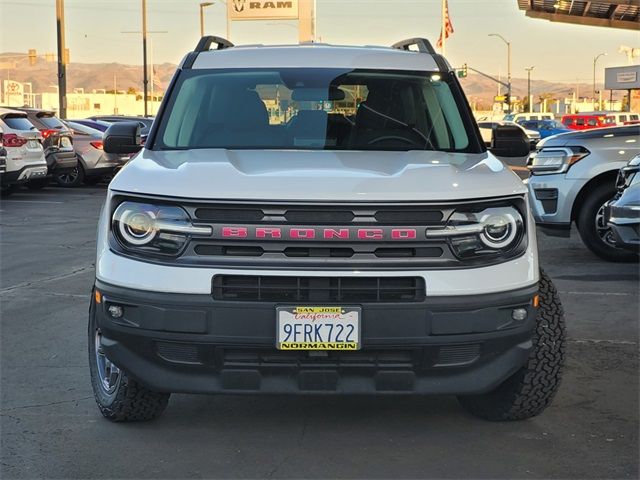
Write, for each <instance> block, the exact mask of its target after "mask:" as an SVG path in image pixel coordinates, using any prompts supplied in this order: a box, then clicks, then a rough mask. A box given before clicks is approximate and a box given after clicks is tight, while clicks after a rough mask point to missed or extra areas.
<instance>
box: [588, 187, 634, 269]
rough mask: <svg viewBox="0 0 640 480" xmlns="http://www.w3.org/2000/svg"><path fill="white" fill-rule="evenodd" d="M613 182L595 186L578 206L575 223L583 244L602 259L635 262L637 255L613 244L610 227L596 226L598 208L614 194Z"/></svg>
mask: <svg viewBox="0 0 640 480" xmlns="http://www.w3.org/2000/svg"><path fill="white" fill-rule="evenodd" d="M615 193H616V191H615V186H614V184H613V183H611V184H608V183H605V184H602V185H600V186H598V187H596V188H595V189H594V190H593V191H592V192H591V193H589V196H588V197H587V198H586V199H585V201H584V202H583V204H582V205H581V206H580V210H579V211H578V216H577V218H576V223H577V225H578V232H579V233H580V238H582V242H583V243H584V244H585V246H586V247H587V248H588V249H589V250H591V251H592V252H593V253H595V254H596V255H597V256H598V257H600V258H602V259H603V260H608V261H610V262H634V261H635V262H637V261H638V255H636V254H634V253H633V252H629V251H626V250H623V249H621V248H619V247H616V246H615V240H614V238H613V233H612V232H611V229H610V228H606V225H602V226H601V228H600V229H598V228H597V227H596V223H597V222H598V219H600V218H601V215H599V211H600V209H601V208H602V207H603V205H604V204H605V203H606V202H608V201H609V200H611V198H613V196H614V195H615Z"/></svg>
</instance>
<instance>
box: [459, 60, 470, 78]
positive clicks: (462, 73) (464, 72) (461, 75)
mask: <svg viewBox="0 0 640 480" xmlns="http://www.w3.org/2000/svg"><path fill="white" fill-rule="evenodd" d="M457 73H458V78H466V77H467V74H468V73H469V71H468V68H467V64H466V63H465V64H464V65H462V68H459V69H458V70H457Z"/></svg>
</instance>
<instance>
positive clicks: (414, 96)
mask: <svg viewBox="0 0 640 480" xmlns="http://www.w3.org/2000/svg"><path fill="white" fill-rule="evenodd" d="M453 84H454V80H453V77H451V75H450V74H442V73H438V72H430V73H429V72H397V71H387V70H349V69H333V68H283V69H252V70H248V69H242V70H235V69H225V70H190V71H185V72H182V73H181V76H180V78H179V81H178V83H177V84H176V90H175V91H176V93H175V94H174V95H173V96H172V98H171V99H170V103H169V104H168V108H167V111H168V112H170V115H167V114H165V115H164V116H163V118H162V119H161V124H160V126H159V132H158V138H159V141H158V143H159V147H160V148H162V149H173V148H183V149H184V148H229V149H247V148H254V149H291V148H295V149H310V150H392V151H405V150H444V151H466V149H467V148H468V147H469V146H470V140H469V139H470V136H469V134H470V132H471V133H472V131H471V125H470V123H468V122H467V124H466V125H465V122H464V120H463V118H462V117H461V114H460V112H461V107H460V105H461V104H460V103H459V102H460V100H461V98H460V95H458V96H457V97H456V96H455V95H454V93H453V91H452V88H451V86H450V85H453ZM456 91H457V90H456Z"/></svg>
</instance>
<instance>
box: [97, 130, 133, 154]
mask: <svg viewBox="0 0 640 480" xmlns="http://www.w3.org/2000/svg"><path fill="white" fill-rule="evenodd" d="M102 148H103V149H104V151H105V152H107V153H118V154H130V153H137V152H139V151H140V150H141V149H142V144H141V142H140V125H139V124H138V122H116V123H114V124H112V125H110V126H109V128H107V131H106V132H104V136H103V139H102Z"/></svg>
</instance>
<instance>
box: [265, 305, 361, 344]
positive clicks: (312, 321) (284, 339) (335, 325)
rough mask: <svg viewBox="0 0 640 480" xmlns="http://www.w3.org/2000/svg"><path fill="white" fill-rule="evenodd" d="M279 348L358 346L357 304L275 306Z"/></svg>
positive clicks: (358, 323)
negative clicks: (354, 305)
mask: <svg viewBox="0 0 640 480" xmlns="http://www.w3.org/2000/svg"><path fill="white" fill-rule="evenodd" d="M276 312H277V322H278V324H277V330H278V331H277V339H276V345H277V348H278V349H280V350H359V349H360V316H361V308H360V307H336V306H326V307H312V306H297V307H277V308H276Z"/></svg>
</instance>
